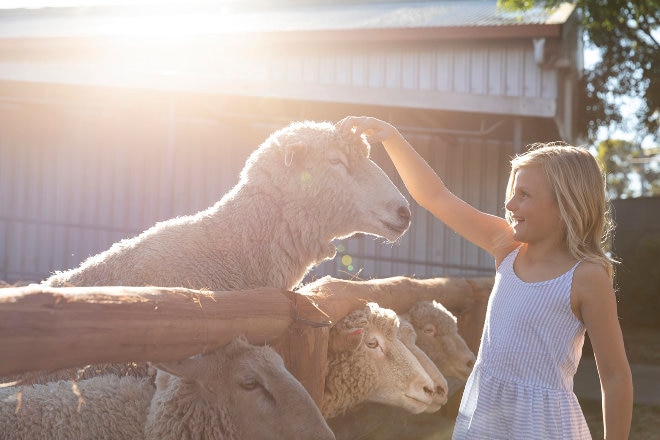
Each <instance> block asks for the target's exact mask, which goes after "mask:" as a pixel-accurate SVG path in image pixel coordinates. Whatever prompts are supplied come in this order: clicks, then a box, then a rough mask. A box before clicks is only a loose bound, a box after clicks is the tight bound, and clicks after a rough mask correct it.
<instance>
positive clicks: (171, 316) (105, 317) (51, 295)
mask: <svg viewBox="0 0 660 440" xmlns="http://www.w3.org/2000/svg"><path fill="white" fill-rule="evenodd" d="M492 283H493V279H492V278H490V277H489V278H475V279H462V278H433V279H425V280H417V279H413V278H408V277H392V278H386V279H382V280H371V281H366V282H362V281H345V280H333V281H332V282H330V283H326V284H324V285H322V288H320V289H316V290H313V289H312V290H307V291H301V292H291V291H287V290H281V289H275V288H260V289H254V290H241V291H224V292H209V291H198V290H189V289H180V288H160V287H65V288H54V287H47V286H42V285H30V286H26V287H9V288H4V289H0V352H2V353H3V361H2V363H0V376H8V375H13V374H18V373H25V372H30V371H39V370H57V369H62V368H67V367H75V366H80V365H87V364H94V363H106V362H113V363H120V362H129V361H133V362H143V361H151V362H164V361H172V360H176V359H182V358H185V357H189V356H192V355H194V354H197V353H202V352H208V351H211V350H214V349H216V348H219V347H221V346H223V345H225V344H226V343H227V342H229V341H230V340H232V339H233V338H234V337H236V336H238V335H244V336H245V337H246V338H247V339H248V341H250V342H251V343H253V344H271V345H273V346H274V348H275V349H276V350H277V351H278V352H279V353H280V354H281V355H282V357H283V358H284V361H285V364H286V366H287V368H288V369H289V370H290V371H291V373H292V374H293V375H294V376H296V378H298V380H300V382H301V383H302V384H303V386H305V388H306V389H307V391H308V392H309V393H310V395H311V396H312V398H314V400H315V401H316V402H317V403H319V404H320V402H321V401H322V398H323V389H324V377H323V376H322V374H321V373H320V372H323V371H325V369H326V366H327V357H326V356H327V344H328V336H329V329H330V326H331V325H332V323H334V322H337V321H338V320H340V319H341V318H342V317H344V316H345V315H346V314H348V313H349V312H350V311H351V310H354V309H356V308H359V307H362V306H363V305H364V304H366V303H367V302H370V301H373V302H377V303H379V304H380V305H381V306H383V307H387V308H391V309H393V310H395V311H397V312H398V313H403V312H405V311H407V310H408V309H409V308H410V307H411V306H412V305H413V304H414V303H415V302H417V301H421V300H432V299H435V300H438V301H440V302H442V303H443V304H444V305H445V307H447V308H448V309H449V310H451V311H452V312H453V313H455V314H456V315H457V316H458V325H459V332H460V333H461V334H462V336H463V337H464V338H465V339H466V341H467V343H468V345H469V346H470V348H471V349H472V350H474V351H475V352H476V351H477V349H478V346H479V338H480V336H481V330H482V328H483V318H484V313H485V308H486V304H487V301H488V294H489V292H490V289H491V287H492Z"/></svg>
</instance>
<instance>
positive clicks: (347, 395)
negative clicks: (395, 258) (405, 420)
mask: <svg viewBox="0 0 660 440" xmlns="http://www.w3.org/2000/svg"><path fill="white" fill-rule="evenodd" d="M398 332H399V319H398V317H397V315H396V313H395V312H394V311H392V310H390V309H384V308H382V307H380V306H379V305H378V304H376V303H368V304H367V305H366V306H365V307H364V308H363V309H357V310H354V311H352V312H351V313H349V314H348V315H346V316H345V317H344V318H342V319H341V320H340V321H339V322H337V324H335V325H334V326H333V327H332V329H331V330H330V339H329V342H328V372H327V375H326V380H325V393H324V397H323V405H322V407H321V411H322V413H323V416H324V417H325V418H326V419H330V418H332V417H335V416H337V415H340V414H343V413H344V412H346V411H347V410H349V409H350V408H352V407H354V406H356V405H358V404H360V403H362V402H367V401H370V402H380V403H385V404H388V405H394V406H399V407H402V408H404V409H406V410H407V411H409V412H411V413H420V412H422V411H425V410H426V409H427V408H428V407H429V405H431V404H432V403H433V395H434V393H435V385H434V383H433V381H432V380H431V378H430V377H429V375H428V374H427V372H426V371H425V370H424V368H423V367H422V365H421V364H420V363H419V361H418V360H417V358H415V356H414V355H413V354H412V353H411V352H410V350H408V349H407V348H406V346H405V345H404V344H403V342H402V341H401V340H400V338H399V336H398Z"/></svg>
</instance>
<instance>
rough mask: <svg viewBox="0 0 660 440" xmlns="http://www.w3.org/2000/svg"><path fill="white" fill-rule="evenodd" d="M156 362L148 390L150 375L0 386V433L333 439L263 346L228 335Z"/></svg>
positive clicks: (95, 438) (118, 438) (163, 439)
mask: <svg viewBox="0 0 660 440" xmlns="http://www.w3.org/2000/svg"><path fill="white" fill-rule="evenodd" d="M159 367H160V368H161V370H159V372H158V375H157V377H156V387H155V390H154V385H153V384H152V383H151V380H150V379H147V378H135V377H132V376H126V377H121V378H120V377H117V376H114V375H104V376H98V377H94V378H92V379H87V380H83V381H79V382H75V383H74V382H70V381H60V382H56V383H50V384H47V385H32V386H23V387H14V388H5V389H0V432H1V434H2V435H0V438H2V439H6V440H14V439H49V440H52V439H72V438H76V439H89V440H101V439H108V440H122V439H127V440H129V439H130V440H134V439H140V438H146V439H148V440H153V439H159V440H167V439H177V440H179V439H183V438H188V439H209V440H239V439H250V440H270V439H287V440H288V439H294V438H295V439H308V440H316V439H319V440H325V439H327V440H330V439H334V435H333V434H332V431H331V430H330V428H329V427H328V425H327V423H326V421H325V420H324V418H323V417H322V415H321V413H320V411H319V409H318V408H317V406H316V404H315V403H314V401H313V400H312V399H311V397H310V396H309V394H308V393H307V392H306V391H305V389H304V388H303V386H302V385H301V384H300V382H298V381H297V380H296V379H295V378H294V377H293V376H292V375H291V374H290V373H289V372H288V371H287V370H286V368H285V367H284V362H283V361H282V358H281V357H280V356H279V355H278V354H277V353H276V352H275V351H274V350H273V349H271V348H269V347H266V346H264V347H257V346H253V345H250V344H248V343H247V341H245V340H244V339H243V338H236V339H235V340H234V341H232V342H231V343H230V344H228V345H227V346H225V347H224V348H223V349H220V350H218V351H216V352H214V353H210V354H206V355H201V356H195V357H192V358H190V359H187V360H184V361H181V362H172V363H166V364H161V365H159ZM166 371H167V372H166Z"/></svg>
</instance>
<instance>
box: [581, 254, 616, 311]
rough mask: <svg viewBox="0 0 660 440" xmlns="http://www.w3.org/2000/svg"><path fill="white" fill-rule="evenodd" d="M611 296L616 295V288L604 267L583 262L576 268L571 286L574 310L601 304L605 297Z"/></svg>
mask: <svg viewBox="0 0 660 440" xmlns="http://www.w3.org/2000/svg"><path fill="white" fill-rule="evenodd" d="M610 295H611V296H613V295H614V286H613V284H612V280H611V279H610V277H609V275H608V274H607V270H606V269H605V268H604V267H603V265H602V264H600V263H597V262H594V261H581V262H580V264H578V266H577V267H576V268H575V272H574V273H573V283H572V286H571V303H572V304H573V307H574V309H579V308H581V307H582V306H583V305H585V304H590V303H593V302H600V301H601V300H602V299H603V297H604V296H610Z"/></svg>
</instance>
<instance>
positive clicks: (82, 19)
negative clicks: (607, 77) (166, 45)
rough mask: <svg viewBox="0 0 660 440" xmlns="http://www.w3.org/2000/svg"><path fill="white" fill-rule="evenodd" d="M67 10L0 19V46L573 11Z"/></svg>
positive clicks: (383, 6) (502, 22)
mask: <svg viewBox="0 0 660 440" xmlns="http://www.w3.org/2000/svg"><path fill="white" fill-rule="evenodd" d="M66 9H67V8H57V9H54V8H45V9H40V10H30V11H25V10H24V11H21V13H16V10H10V11H7V10H5V11H3V12H0V38H32V37H83V36H113V35H123V36H126V35H164V34H167V35H210V34H224V33H239V32H247V33H255V32H294V31H342V30H370V29H373V30H387V29H429V28H446V27H483V26H520V25H556V24H561V23H563V22H565V21H566V19H567V18H568V17H569V15H570V14H571V13H572V11H573V10H574V6H572V5H570V4H567V3H565V4H563V5H561V6H560V7H558V8H556V9H555V10H552V11H549V10H546V9H544V8H541V7H535V8H533V9H531V10H529V11H526V12H507V11H502V10H499V9H498V8H497V2H496V1H495V0H450V1H435V2H428V1H427V2H372V3H359V4H352V3H349V4H346V3H341V4H334V5H328V4H318V5H314V4H311V5H310V4H307V5H297V6H295V7H293V6H291V5H289V6H281V7H277V6H272V5H271V7H270V8H268V10H252V11H245V10H236V9H231V8H222V7H215V8H212V9H209V8H204V9H203V10H196V9H195V8H193V7H190V6H187V7H185V8H184V9H179V10H177V8H172V7H170V8H166V9H164V10H160V9H154V10H153V11H151V12H145V8H144V6H142V7H141V8H139V9H136V10H132V9H131V8H130V7H128V6H123V7H114V8H100V9H95V8H94V7H87V8H70V10H66ZM146 11H149V10H148V9H147V10H146Z"/></svg>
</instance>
